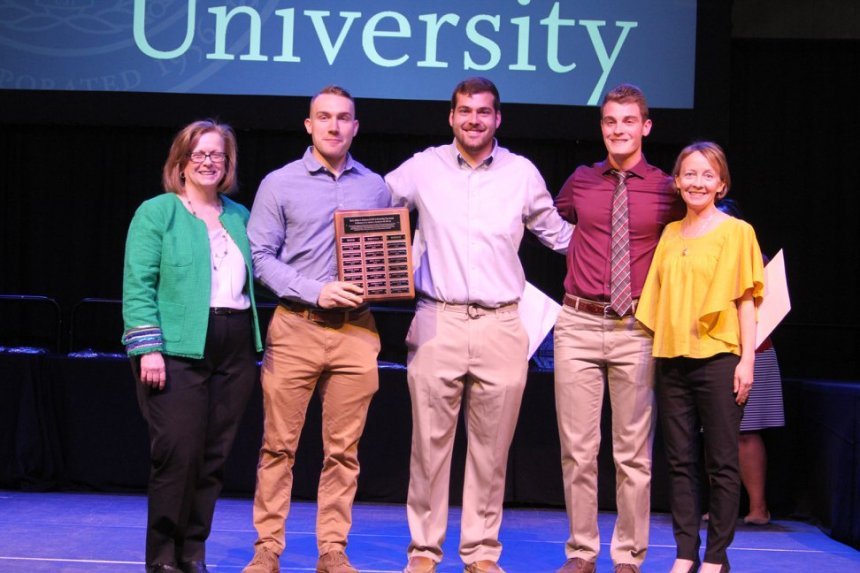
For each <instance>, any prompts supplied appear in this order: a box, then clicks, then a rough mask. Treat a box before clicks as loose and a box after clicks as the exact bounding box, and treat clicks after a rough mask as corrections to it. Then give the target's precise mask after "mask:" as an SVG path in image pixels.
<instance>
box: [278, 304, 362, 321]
mask: <svg viewBox="0 0 860 573" xmlns="http://www.w3.org/2000/svg"><path fill="white" fill-rule="evenodd" d="M278 304H279V305H280V306H282V307H284V309H285V310H288V311H289V312H292V313H293V314H297V315H299V316H301V317H302V318H306V319H308V320H310V321H311V322H315V323H317V324H322V325H324V326H332V327H335V328H337V327H340V326H343V325H344V324H345V323H347V322H350V321H352V320H357V319H358V318H360V317H362V316H364V315H365V314H367V312H368V311H370V307H369V306H359V307H357V308H349V309H344V308H318V307H315V306H310V305H307V304H303V303H301V302H296V301H294V300H285V299H281V300H280V301H279V303H278Z"/></svg>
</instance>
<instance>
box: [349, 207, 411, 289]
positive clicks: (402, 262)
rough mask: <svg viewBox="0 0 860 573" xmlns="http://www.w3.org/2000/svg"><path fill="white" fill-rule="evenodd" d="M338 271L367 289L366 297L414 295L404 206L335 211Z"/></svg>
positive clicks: (407, 212)
mask: <svg viewBox="0 0 860 573" xmlns="http://www.w3.org/2000/svg"><path fill="white" fill-rule="evenodd" d="M334 225H335V241H336V246H337V249H336V250H337V272H338V278H339V280H342V281H347V282H351V283H354V284H357V285H359V286H360V287H361V288H363V289H364V300H367V301H379V300H402V299H410V298H414V297H415V283H414V280H413V278H412V237H411V234H410V230H409V211H408V210H407V209H405V208H396V209H368V210H361V211H335V213H334Z"/></svg>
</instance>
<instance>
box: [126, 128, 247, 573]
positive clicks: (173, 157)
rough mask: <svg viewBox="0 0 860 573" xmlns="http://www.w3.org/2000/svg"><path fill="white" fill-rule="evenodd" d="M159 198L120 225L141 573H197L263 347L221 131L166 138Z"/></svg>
mask: <svg viewBox="0 0 860 573" xmlns="http://www.w3.org/2000/svg"><path fill="white" fill-rule="evenodd" d="M162 182H163V185H164V189H165V191H166V192H165V193H163V194H162V195H160V196H158V197H155V198H153V199H150V200H148V201H145V202H144V203H143V204H142V205H141V206H140V207H139V208H138V210H137V212H136V213H135V215H134V219H133V220H132V222H131V226H130V227H129V230H128V240H127V242H126V251H125V270H124V275H123V320H124V322H125V332H124V334H123V343H124V344H125V345H126V350H127V352H128V354H129V356H130V357H131V359H132V367H133V370H134V373H135V377H136V378H137V380H138V381H139V384H138V385H137V394H138V402H139V404H140V408H141V411H142V412H143V416H144V418H145V419H146V421H147V424H148V425H149V436H150V456H151V458H152V465H151V468H150V476H149V488H148V489H149V510H148V514H149V515H148V523H147V534H146V571H147V573H168V572H175V571H182V572H183V573H191V572H193V573H205V572H206V571H207V569H206V562H205V542H206V538H207V537H208V536H209V532H210V529H211V526H212V515H213V513H214V511H215V501H216V499H217V498H218V495H219V493H220V491H221V488H222V485H223V477H224V463H225V461H226V459H227V455H228V454H229V452H230V448H231V446H232V444H233V439H234V438H235V436H236V430H237V428H238V426H239V421H240V420H241V418H242V415H243V413H244V411H245V406H246V404H247V402H248V398H249V397H250V395H251V392H252V390H253V386H254V381H255V379H256V352H259V351H260V350H262V344H261V340H260V331H259V324H258V320H257V312H256V308H255V305H254V290H253V273H252V269H251V253H250V247H249V245H248V238H247V235H246V234H245V226H246V224H247V222H248V210H247V209H245V207H243V206H241V205H239V204H238V203H235V202H234V201H231V200H230V199H228V198H227V197H226V196H225V195H224V194H225V193H228V192H230V191H232V190H233V189H235V187H236V137H235V135H234V133H233V130H232V129H231V128H230V126H228V125H226V124H219V123H216V122H214V121H197V122H194V123H192V124H190V125H188V126H186V127H185V128H184V129H182V130H181V131H180V132H179V133H178V134H177V135H176V137H175V138H174V140H173V144H172V146H171V148H170V154H169V156H168V158H167V161H166V163H165V165H164V172H163V177H162Z"/></svg>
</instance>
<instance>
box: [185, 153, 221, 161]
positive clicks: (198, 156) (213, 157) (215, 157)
mask: <svg viewBox="0 0 860 573" xmlns="http://www.w3.org/2000/svg"><path fill="white" fill-rule="evenodd" d="M188 158H189V159H191V163H203V162H204V161H206V159H209V161H211V162H212V163H224V160H225V159H227V154H226V153H224V152H223V151H210V152H209V153H203V152H202V151H192V152H191V153H189V154H188Z"/></svg>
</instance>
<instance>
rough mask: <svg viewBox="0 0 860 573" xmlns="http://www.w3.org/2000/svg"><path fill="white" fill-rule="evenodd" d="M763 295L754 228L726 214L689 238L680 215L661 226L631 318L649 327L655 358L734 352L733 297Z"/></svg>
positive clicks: (737, 338) (737, 341)
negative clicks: (714, 224)
mask: <svg viewBox="0 0 860 573" xmlns="http://www.w3.org/2000/svg"><path fill="white" fill-rule="evenodd" d="M747 289H752V290H753V298H754V300H755V303H756V306H757V305H758V304H759V302H761V298H762V296H763V295H764V266H763V263H762V256H761V250H760V249H759V245H758V241H757V240H756V236H755V231H754V230H753V228H752V226H751V225H750V224H749V223H746V222H744V221H741V220H740V219H735V218H733V217H729V218H728V219H725V220H723V221H722V222H721V223H719V225H718V226H717V227H715V228H714V229H713V230H711V231H709V232H707V233H705V234H704V235H702V236H700V237H695V238H692V239H688V238H685V237H683V236H681V221H675V222H673V223H670V224H669V225H667V226H666V228H665V229H664V230H663V235H662V236H661V237H660V242H659V243H658V245H657V250H656V251H655V252H654V259H653V261H652V262H651V268H650V269H649V271H648V277H647V278H646V279H645V286H644V288H643V289H642V296H641V297H640V299H639V305H638V306H637V308H636V318H637V319H638V320H639V321H640V322H641V323H642V324H643V325H645V327H647V328H648V329H649V330H651V331H652V332H653V333H654V350H653V354H654V356H655V357H658V358H673V357H676V356H685V357H689V358H708V357H710V356H714V355H716V354H719V353H722V352H731V353H732V354H738V355H739V354H740V352H741V349H740V325H739V322H738V311H737V306H736V305H735V301H736V300H737V299H739V298H740V297H741V296H743V294H744V292H746V291H747Z"/></svg>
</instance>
